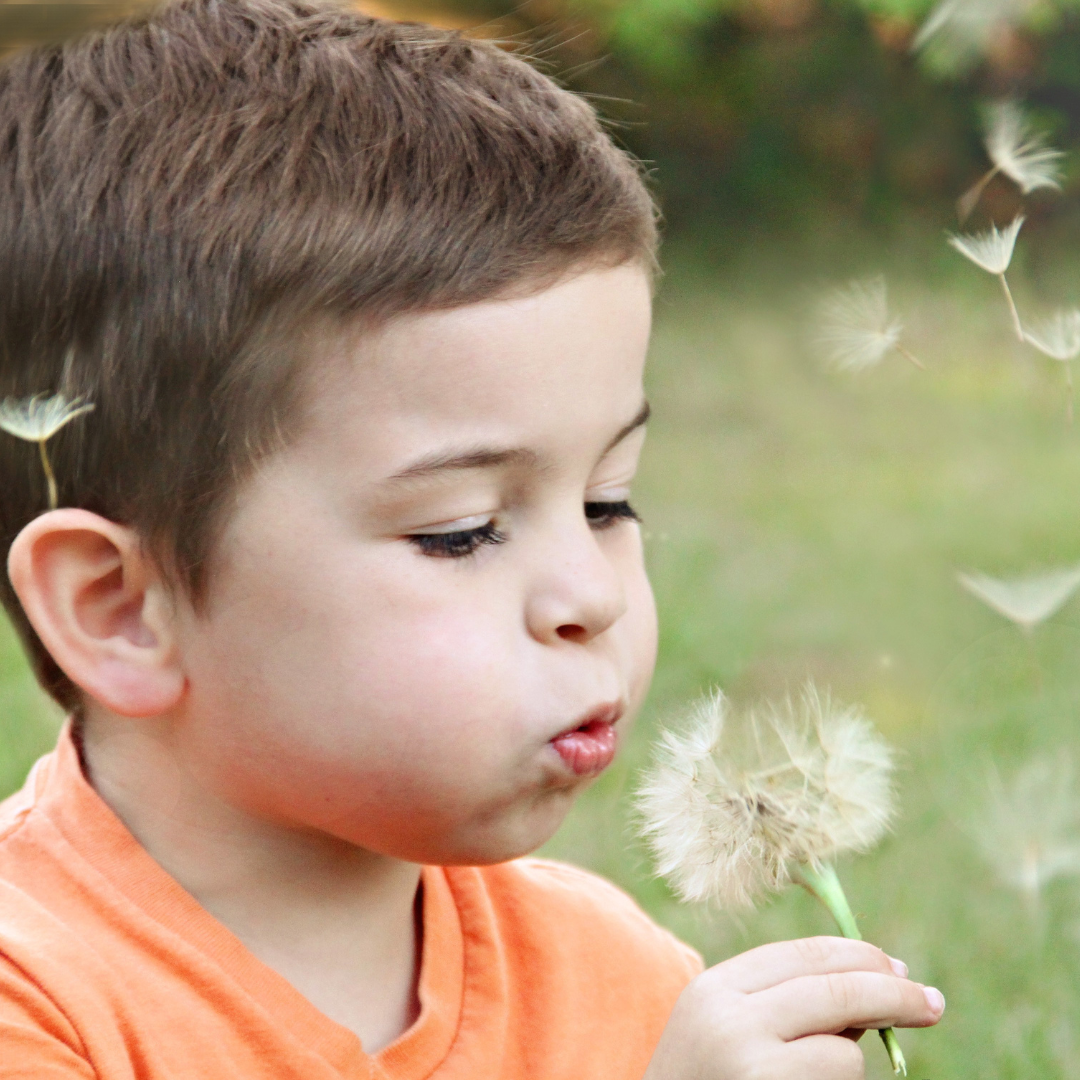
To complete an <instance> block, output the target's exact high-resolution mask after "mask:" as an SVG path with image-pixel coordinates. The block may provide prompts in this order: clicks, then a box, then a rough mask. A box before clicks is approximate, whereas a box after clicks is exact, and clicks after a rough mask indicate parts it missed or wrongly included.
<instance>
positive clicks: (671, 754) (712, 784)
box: [637, 684, 895, 907]
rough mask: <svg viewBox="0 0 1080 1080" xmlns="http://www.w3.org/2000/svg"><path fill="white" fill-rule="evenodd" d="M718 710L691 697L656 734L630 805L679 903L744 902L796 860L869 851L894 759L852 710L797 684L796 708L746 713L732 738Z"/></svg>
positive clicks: (717, 704)
mask: <svg viewBox="0 0 1080 1080" xmlns="http://www.w3.org/2000/svg"><path fill="white" fill-rule="evenodd" d="M726 711H727V710H726V705H725V701H724V698H723V696H722V695H721V694H720V693H715V694H713V695H712V696H710V697H706V698H704V699H702V700H701V701H700V702H699V703H698V704H697V705H696V706H695V707H694V708H693V711H692V713H691V716H690V719H689V723H688V725H687V727H686V729H685V730H684V731H682V732H678V733H676V732H673V731H668V732H666V733H665V734H664V735H663V737H662V739H661V742H660V745H659V747H658V750H657V757H656V761H655V763H654V765H653V767H652V769H651V771H650V772H649V773H648V775H647V777H646V779H645V782H644V784H643V786H642V788H641V790H640V792H639V794H638V798H637V809H638V812H639V815H640V819H641V823H642V826H641V829H642V835H643V836H645V838H646V840H647V841H648V843H649V846H650V848H651V850H652V853H653V856H654V858H655V861H656V867H657V872H658V873H659V874H660V875H661V876H663V877H664V878H666V879H667V880H668V881H669V882H670V883H671V885H672V886H673V888H674V889H675V890H676V892H677V893H678V894H679V895H680V897H681V898H682V899H684V900H689V901H700V900H716V901H719V902H720V903H721V904H724V905H726V906H731V907H735V906H745V905H748V904H752V903H753V902H754V900H755V899H756V898H757V897H759V896H760V895H761V894H763V893H766V892H769V891H774V890H776V889H779V888H782V887H783V886H784V885H786V884H787V883H788V882H789V881H790V880H791V872H792V870H793V869H794V868H795V867H796V866H798V865H799V864H808V865H811V866H819V865H820V864H822V863H825V862H829V861H831V860H832V859H834V858H835V857H836V856H838V855H841V854H843V853H845V852H855V851H868V850H869V849H870V848H872V847H873V846H874V845H875V844H876V843H877V842H878V841H879V840H880V839H881V837H882V836H884V834H885V833H886V831H887V830H888V828H889V825H890V823H891V821H892V818H893V815H894V812H895V797H894V792H893V786H892V770H893V755H892V751H891V750H890V748H889V746H888V745H887V744H886V743H885V741H884V740H883V739H881V737H880V736H879V735H877V733H876V732H875V731H874V729H873V727H872V726H871V725H870V723H869V721H868V720H866V718H865V717H864V716H863V715H862V713H861V712H860V711H859V710H858V709H857V708H854V707H840V706H837V705H835V704H834V703H833V702H832V700H831V699H830V698H829V697H828V695H823V694H821V693H819V692H818V690H817V689H816V688H815V687H814V686H813V685H812V684H810V685H808V686H807V687H806V688H805V690H804V691H803V694H802V696H801V698H800V699H799V700H798V701H797V702H793V701H791V700H790V699H789V700H787V701H785V702H784V703H783V704H781V705H779V706H775V707H767V708H765V709H762V710H757V711H754V712H751V713H750V714H748V716H747V717H746V718H745V719H746V723H745V724H744V725H743V729H744V730H743V731H742V732H741V734H743V735H744V736H746V737H747V738H746V745H745V747H744V748H743V749H744V752H743V753H742V754H740V753H739V752H738V747H737V742H738V740H737V738H733V737H732V733H731V732H729V731H728V730H726Z"/></svg>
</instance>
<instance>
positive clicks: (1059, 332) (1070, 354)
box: [1024, 308, 1080, 363]
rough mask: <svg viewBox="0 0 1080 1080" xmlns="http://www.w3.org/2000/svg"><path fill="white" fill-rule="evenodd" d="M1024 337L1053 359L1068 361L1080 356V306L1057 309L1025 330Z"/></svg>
mask: <svg viewBox="0 0 1080 1080" xmlns="http://www.w3.org/2000/svg"><path fill="white" fill-rule="evenodd" d="M1024 339H1025V340H1026V341H1027V342H1029V343H1030V344H1032V345H1034V346H1035V348H1036V349H1038V350H1039V352H1041V353H1044V354H1045V355H1046V356H1049V357H1050V358H1051V359H1052V360H1060V361H1061V362H1062V363H1068V361H1070V360H1075V359H1076V357H1077V356H1080V308H1070V309H1069V310H1067V311H1056V312H1054V314H1053V315H1051V316H1050V318H1049V319H1046V320H1044V321H1043V322H1042V323H1039V324H1037V325H1036V326H1034V327H1028V328H1027V329H1026V330H1025V331H1024Z"/></svg>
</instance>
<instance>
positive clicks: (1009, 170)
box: [957, 99, 1065, 221]
mask: <svg viewBox="0 0 1080 1080" xmlns="http://www.w3.org/2000/svg"><path fill="white" fill-rule="evenodd" d="M985 145H986V153H987V155H988V156H989V158H990V161H991V163H992V166H993V167H992V168H991V169H990V170H989V172H987V173H986V174H985V175H983V176H982V177H981V178H980V179H979V181H978V182H977V183H976V184H974V185H973V186H972V187H971V188H970V190H968V191H967V192H965V193H964V195H962V196H961V197H960V199H959V201H958V202H957V213H958V215H959V217H960V220H961V221H964V220H966V219H967V217H968V215H970V213H971V211H972V210H974V209H975V207H976V206H977V205H978V202H979V199H980V198H982V193H983V191H985V190H986V185H987V184H989V183H990V181H991V180H993V178H994V177H995V176H997V174H998V173H1003V174H1004V175H1005V176H1007V177H1008V178H1009V179H1010V180H1011V181H1012V182H1013V183H1014V184H1016V186H1017V187H1018V188H1020V190H1021V191H1022V192H1023V193H1024V194H1025V195H1027V194H1029V193H1030V192H1032V191H1037V190H1038V189H1040V188H1056V189H1058V190H1060V188H1061V160H1062V158H1064V157H1065V155H1064V153H1063V152H1062V151H1060V150H1055V149H1054V148H1053V147H1051V146H1048V145H1047V137H1046V135H1045V133H1043V132H1036V131H1034V130H1033V129H1032V125H1031V122H1030V120H1029V119H1028V117H1027V116H1026V115H1025V113H1024V110H1023V109H1022V108H1021V107H1020V105H1019V104H1018V103H1017V102H1016V101H1013V100H1011V99H1010V100H1007V101H998V102H995V103H994V104H993V105H990V106H988V108H987V110H986V140H985Z"/></svg>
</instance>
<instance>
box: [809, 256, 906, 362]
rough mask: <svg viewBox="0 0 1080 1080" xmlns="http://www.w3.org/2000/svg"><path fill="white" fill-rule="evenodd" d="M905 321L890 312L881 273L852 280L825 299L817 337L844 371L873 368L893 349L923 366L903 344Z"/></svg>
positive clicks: (819, 342)
mask: <svg viewBox="0 0 1080 1080" xmlns="http://www.w3.org/2000/svg"><path fill="white" fill-rule="evenodd" d="M903 329H904V324H903V323H902V322H901V321H900V320H899V319H896V318H893V317H892V316H890V314H889V303H888V296H887V294H886V286H885V279H884V277H882V276H881V275H878V276H877V277H872V278H867V279H865V280H862V281H850V282H848V284H847V285H844V286H842V287H841V288H838V289H834V290H833V291H832V292H831V293H829V294H828V295H827V296H826V297H825V298H824V299H823V300H822V301H821V306H820V310H819V319H818V328H817V334H816V335H815V336H816V340H817V342H818V344H819V345H821V346H822V348H824V349H825V350H826V351H827V352H828V354H829V357H830V359H831V360H832V362H833V364H834V365H835V366H836V367H837V368H839V369H841V370H842V371H862V370H864V369H865V368H870V367H874V366H875V365H876V364H880V363H881V361H882V360H883V359H884V358H885V357H886V356H887V355H888V354H889V353H890V352H893V351H896V352H898V353H899V354H900V355H901V356H903V357H904V358H905V359H907V360H910V361H911V363H913V364H914V365H915V366H916V367H918V368H923V370H925V368H924V365H923V364H922V363H921V361H919V360H918V359H917V358H916V357H915V356H913V355H912V354H911V353H910V352H908V350H907V349H905V348H904V346H903V345H901V344H900V335H901V333H902V332H903Z"/></svg>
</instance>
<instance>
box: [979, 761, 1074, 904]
mask: <svg viewBox="0 0 1080 1080" xmlns="http://www.w3.org/2000/svg"><path fill="white" fill-rule="evenodd" d="M969 831H970V833H971V836H972V838H973V839H974V840H975V842H976V844H977V846H978V848H979V851H980V852H981V854H982V856H983V858H984V859H985V860H986V862H987V864H988V865H989V866H990V867H991V868H992V869H993V870H994V872H995V874H996V875H997V877H998V880H1000V881H1001V883H1002V884H1003V885H1006V886H1008V887H1009V888H1012V889H1016V890H1017V891H1018V892H1020V893H1021V894H1022V895H1023V896H1024V897H1025V898H1026V899H1027V900H1028V901H1029V902H1031V903H1037V901H1038V899H1039V897H1040V894H1041V893H1042V891H1043V889H1045V888H1046V886H1047V885H1048V884H1049V883H1050V882H1052V881H1055V880H1057V879H1058V878H1074V877H1080V798H1078V797H1077V793H1076V787H1075V784H1074V778H1073V767H1072V761H1071V759H1070V758H1068V757H1060V756H1059V757H1055V758H1053V759H1051V758H1046V757H1037V758H1033V759H1032V760H1030V761H1028V762H1026V763H1025V764H1024V765H1023V766H1022V767H1021V768H1020V770H1019V771H1018V772H1017V773H1016V774H1015V775H1014V776H1013V777H1012V778H1011V780H1010V781H1009V782H1008V783H1006V782H1005V781H1003V780H1002V778H1001V775H1000V774H999V773H998V771H997V770H996V769H994V768H991V769H990V770H989V771H988V774H987V778H986V790H985V793H984V796H983V798H982V800H981V805H980V806H979V808H978V810H977V811H976V813H975V814H974V815H973V817H972V819H971V821H970V824H969Z"/></svg>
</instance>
